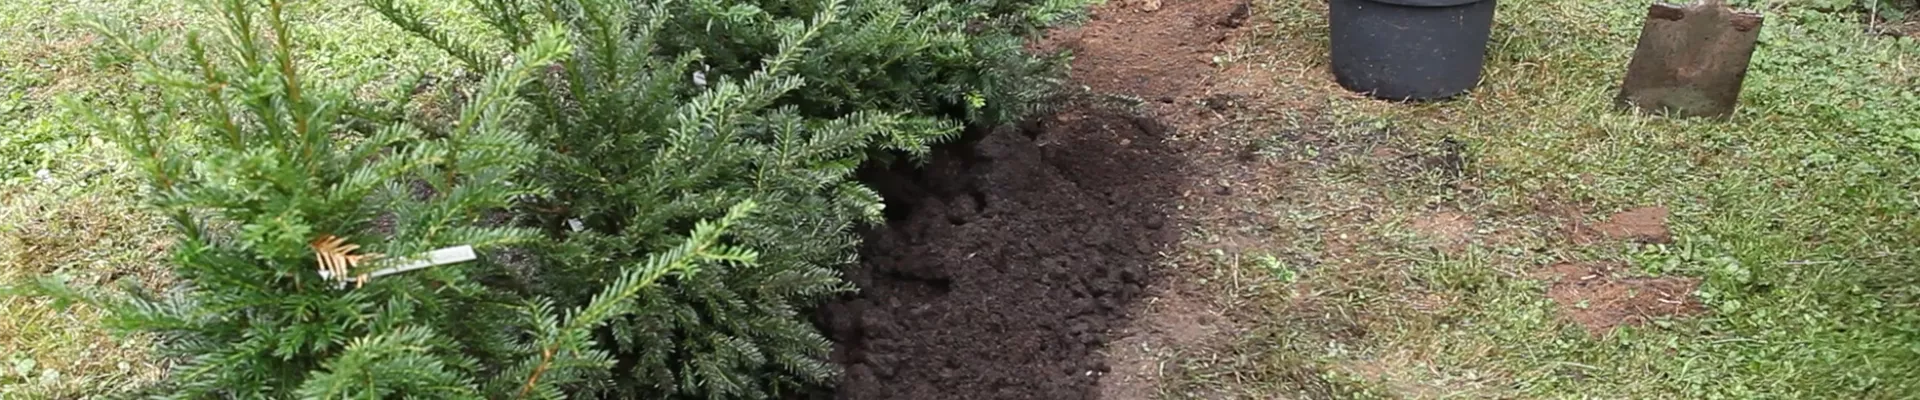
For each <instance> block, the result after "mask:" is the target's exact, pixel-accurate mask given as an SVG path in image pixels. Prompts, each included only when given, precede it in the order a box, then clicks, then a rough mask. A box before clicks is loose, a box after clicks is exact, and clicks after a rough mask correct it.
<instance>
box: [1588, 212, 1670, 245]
mask: <svg viewBox="0 0 1920 400" xmlns="http://www.w3.org/2000/svg"><path fill="white" fill-rule="evenodd" d="M1594 229H1595V230H1597V231H1599V232H1600V234H1601V235H1603V236H1606V238H1608V239H1613V240H1630V241H1635V242H1640V243H1672V242H1673V234H1672V233H1670V232H1668V231H1667V208H1666V207H1658V206H1655V207H1640V208H1635V209H1632V210H1627V211H1622V212H1620V213H1619V214H1614V215H1613V216H1612V217H1609V218H1607V221H1606V222H1602V223H1600V224H1597V225H1594Z"/></svg>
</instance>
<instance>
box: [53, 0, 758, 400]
mask: <svg viewBox="0 0 1920 400" xmlns="http://www.w3.org/2000/svg"><path fill="white" fill-rule="evenodd" d="M283 7H284V4H283V3H281V2H278V1H269V2H267V3H266V4H264V7H262V5H260V4H256V3H255V2H250V1H242V0H233V1H226V2H223V3H220V4H217V5H215V7H213V8H214V9H215V10H217V11H218V12H219V13H220V15H219V17H220V22H221V24H220V28H222V29H221V30H219V31H218V32H214V33H213V34H212V35H203V34H202V33H200V32H198V31H195V32H194V33H192V34H190V35H188V36H187V37H186V38H185V41H184V43H182V44H181V45H183V46H184V49H185V54H184V55H180V56H179V57H174V56H175V55H176V54H174V53H172V52H168V51H158V50H159V49H161V48H162V47H161V46H163V43H166V42H164V41H163V40H160V38H142V37H128V36H119V34H120V33H123V32H126V30H125V29H123V28H122V27H120V26H117V25H113V24H110V23H101V24H98V28H99V29H97V32H99V33H100V34H102V35H105V36H107V37H108V38H109V39H110V41H111V42H112V43H111V44H112V45H113V46H114V47H115V48H114V50H116V51H114V52H113V53H111V55H110V57H108V59H109V62H112V63H114V64H116V65H117V66H119V67H124V68H130V69H132V70H134V71H135V73H136V74H137V75H139V76H140V77H141V78H142V79H141V82H142V83H143V84H144V86H143V89H144V90H143V91H142V92H143V93H145V95H136V96H132V98H130V99H129V100H130V102H129V103H128V104H127V105H125V106H124V107H122V111H124V112H121V113H118V114H116V115H92V114H91V113H92V111H91V109H90V108H88V107H86V106H84V105H80V104H75V105H74V108H75V109H77V110H81V111H82V112H88V113H89V114H90V115H92V117H91V120H92V121H94V123H95V126H96V127H97V128H98V129H100V130H101V131H102V132H103V133H105V134H106V135H108V136H110V137H111V138H113V139H114V141H115V142H116V143H118V144H120V145H122V146H123V147H124V148H125V150H126V151H127V152H128V153H129V154H130V155H132V156H133V159H134V160H135V162H136V164H137V165H138V166H139V168H140V169H141V170H142V171H143V172H144V175H145V177H146V181H147V183H148V184H149V186H150V190H149V192H148V194H149V196H150V199H149V201H150V203H151V204H152V205H153V206H154V207H155V208H157V209H158V210H159V211H160V212H162V213H163V214H165V215H167V216H168V217H169V218H170V219H171V220H172V222H173V224H174V227H175V228H176V229H175V231H176V232H177V233H178V235H179V238H178V242H177V243H176V244H175V246H174V247H175V255H174V260H173V264H174V274H175V276H176V277H177V278H178V279H179V280H180V281H181V282H182V285H181V286H180V287H177V288H175V289H174V290H170V291H168V292H167V293H146V292H143V291H139V290H137V288H136V289H135V290H134V292H133V293H131V296H97V295H94V294H86V293H79V292H76V291H73V290H70V289H68V288H65V287H63V286H62V285H59V284H58V283H57V281H47V282H44V283H45V284H42V285H40V286H39V289H40V291H41V292H42V293H46V294H51V295H54V296H56V297H61V298H63V299H66V300H82V301H88V302H92V303H95V304H97V305H101V306H105V307H107V308H109V309H111V310H113V311H114V313H113V315H112V317H111V318H110V319H109V320H108V321H107V322H108V323H109V324H110V325H112V326H113V327H115V328H117V329H121V330H125V331H141V332H152V333H156V334H158V335H159V336H160V339H161V340H160V343H161V347H160V349H159V350H160V352H161V353H162V354H161V355H162V356H163V357H169V358H175V359H177V360H179V362H178V364H176V365H175V367H174V369H173V371H171V373H170V376H169V380H168V381H166V382H164V384H163V385H160V386H159V387H155V388H151V389H152V390H153V391H154V392H156V393H154V394H156V395H161V396H164V397H179V398H289V397H300V398H386V397H391V396H396V395H402V394H404V395H405V396H407V397H409V398H450V399H467V398H482V397H484V398H507V397H513V398H524V397H538V398H558V397H564V394H565V393H567V392H572V391H577V390H580V389H581V388H583V387H591V386H603V384H602V383H601V382H603V381H604V380H605V379H604V377H605V376H606V374H607V371H608V370H609V369H610V368H612V366H613V364H614V359H613V358H612V356H611V355H610V354H608V353H607V352H604V351H600V350H599V349H598V348H597V346H596V343H597V341H596V340H594V339H593V336H592V333H593V332H595V331H596V330H597V329H598V328H599V327H601V326H602V325H604V324H605V323H606V322H607V321H609V320H612V319H613V318H615V317H617V316H620V315H624V314H628V313H632V312H634V311H636V309H637V307H636V304H635V303H634V302H633V300H634V298H635V297H636V296H637V295H638V294H639V293H640V292H641V291H643V290H646V289H647V288H648V287H650V286H651V285H652V284H653V283H654V282H656V281H658V280H660V279H662V278H664V277H666V276H669V275H670V274H677V273H685V272H690V271H692V270H695V269H696V267H723V266H724V267H747V268H750V267H751V266H752V265H753V263H754V259H755V258H756V257H757V254H756V253H754V252H753V251H751V250H746V249H742V248H738V247H733V246H730V245H725V244H721V243H720V239H721V238H720V235H721V233H722V232H723V231H724V230H725V229H727V227H728V225H731V224H733V223H735V222H736V221H737V220H738V219H739V218H741V217H743V216H746V215H749V214H748V213H749V212H750V211H751V209H752V207H753V204H752V203H750V202H738V203H731V204H729V205H728V208H729V209H728V210H725V211H723V212H721V213H717V214H716V215H715V217H716V218H719V219H720V220H719V222H718V223H717V224H715V223H707V222H699V223H696V224H692V225H693V226H692V227H691V228H692V232H693V233H692V236H691V237H690V238H686V237H677V238H673V239H669V238H661V242H663V243H671V245H669V246H663V247H661V248H659V249H657V250H658V251H656V252H652V253H650V254H648V255H646V256H644V257H636V258H634V259H633V260H632V262H631V263H629V264H627V265H622V266H620V267H619V268H615V269H613V270H611V271H609V273H608V277H607V279H606V280H605V282H602V284H597V285H595V286H594V287H593V288H592V289H589V290H591V291H589V292H588V294H592V297H591V298H589V299H585V300H582V301H578V302H575V303H576V304H573V306H574V308H572V309H571V310H569V311H567V312H565V313H559V312H557V311H556V310H555V309H556V307H555V306H554V305H553V303H552V302H550V301H547V300H544V299H541V298H538V297H527V296H523V295H521V294H519V293H514V292H512V291H507V290H502V289H500V288H498V287H496V286H493V285H489V284H487V283H486V282H490V281H496V280H500V279H506V277H508V276H510V275H511V272H510V271H507V270H506V268H504V267H503V266H501V265H498V264H494V263H486V262H480V263H463V264H455V265H446V266H437V267H431V268H427V269H424V270H415V271H409V272H403V273H400V274H397V275H389V276H385V277H380V278H378V279H371V280H358V281H354V282H352V283H349V281H350V280H352V279H351V278H350V277H352V276H357V275H361V274H368V273H371V272H373V271H377V270H379V269H381V268H385V267H393V266H395V265H396V264H398V263H402V262H406V261H410V259H411V258H410V257H406V256H404V255H410V254H420V253H423V252H426V251H429V250H432V249H435V248H441V247H447V246H458V245H470V246H473V247H475V248H479V249H483V250H485V249H492V248H498V247H500V246H505V245H511V244H515V243H524V242H527V241H529V240H532V239H536V238H537V237H538V236H537V232H536V231H532V230H527V229H520V228H512V227H503V226H494V225H497V224H489V223H487V222H486V217H487V216H488V215H489V214H490V213H491V212H495V211H496V210H500V209H503V208H505V207H507V206H508V205H509V203H510V200H511V199H512V198H514V197H515V196H521V195H533V194H538V193H541V192H542V191H541V190H539V189H538V188H537V187H534V186H532V185H512V184H510V183H508V182H509V181H508V180H509V179H514V178H515V177H516V175H518V174H519V173H521V170H522V169H523V168H524V167H527V166H529V165H530V163H531V162H532V161H534V160H535V159H536V157H535V154H536V153H537V152H538V149H536V148H534V147H532V146H530V145H529V142H528V141H527V140H526V135H525V134H523V133H522V131H521V130H520V129H519V128H520V127H522V126H524V121H522V120H523V119H522V118H520V117H521V116H522V115H523V114H522V113H521V112H520V110H521V109H522V108H523V107H524V103H522V102H521V101H520V100H519V99H518V98H517V97H516V96H514V95H513V92H514V91H516V90H518V89H520V88H522V87H525V86H526V85H528V84H529V83H530V82H531V79H533V77H534V74H535V73H536V72H538V71H540V70H541V69H540V68H542V67H544V66H546V65H548V64H550V63H552V62H553V61H554V60H556V58H557V57H560V56H562V55H565V54H566V53H567V52H568V50H569V49H568V47H567V43H566V42H565V41H563V40H561V39H560V37H561V35H562V34H563V31H562V30H559V29H556V28H552V27H543V28H541V29H540V30H539V31H537V32H533V33H532V34H531V35H530V36H529V37H528V39H529V40H528V42H527V45H526V46H524V47H521V48H519V49H518V51H517V52H516V53H514V54H513V57H512V58H511V59H510V61H508V62H507V63H505V64H502V65H496V66H495V68H492V70H493V71H492V73H490V74H488V75H487V76H486V77H485V78H484V79H483V80H482V81H481V82H480V85H479V89H478V90H477V92H478V93H477V95H476V96H475V97H473V98H472V100H471V101H470V102H469V103H468V104H466V105H465V106H464V108H463V110H462V111H461V112H460V113H459V115H458V123H456V124H454V126H453V127H452V128H451V129H447V130H445V131H442V132H423V131H421V130H419V129H418V128H415V127H414V125H412V124H408V123H404V122H396V121H382V120H381V119H383V116H388V115H396V114H397V113H396V112H393V111H391V110H383V109H381V108H382V107H375V106H369V105H367V104H366V103H363V102H357V101H356V100H355V99H354V98H353V97H352V93H353V92H352V89H353V88H354V87H355V85H345V84H341V83H339V82H327V81H323V80H317V79H311V78H309V77H305V76H303V75H301V72H302V69H301V68H302V66H301V64H300V63H299V62H298V61H297V60H296V59H295V58H294V56H293V54H294V52H293V51H292V49H293V47H294V43H295V40H296V37H295V35H293V34H291V33H290V32H291V31H290V30H289V29H288V28H289V26H288V24H287V22H286V21H285V20H284V18H283ZM209 38H211V39H209ZM396 100H398V99H396ZM395 103H398V102H395ZM395 103H389V104H395ZM331 238H338V239H340V240H342V241H343V242H339V243H329V239H331ZM333 244H345V245H349V246H346V247H341V246H334V245H333ZM382 254H389V255H396V256H392V257H385V256H381V255H382ZM327 259H331V260H340V261H345V260H349V259H351V260H353V262H352V263H351V264H342V265H341V266H342V267H347V268H349V269H347V270H346V272H347V273H345V274H332V275H331V276H334V277H338V279H328V276H329V275H326V274H322V269H323V268H325V266H326V264H327V261H323V260H327ZM592 291H597V292H598V293H597V294H595V293H593V292H592ZM369 377H377V379H369Z"/></svg>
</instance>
